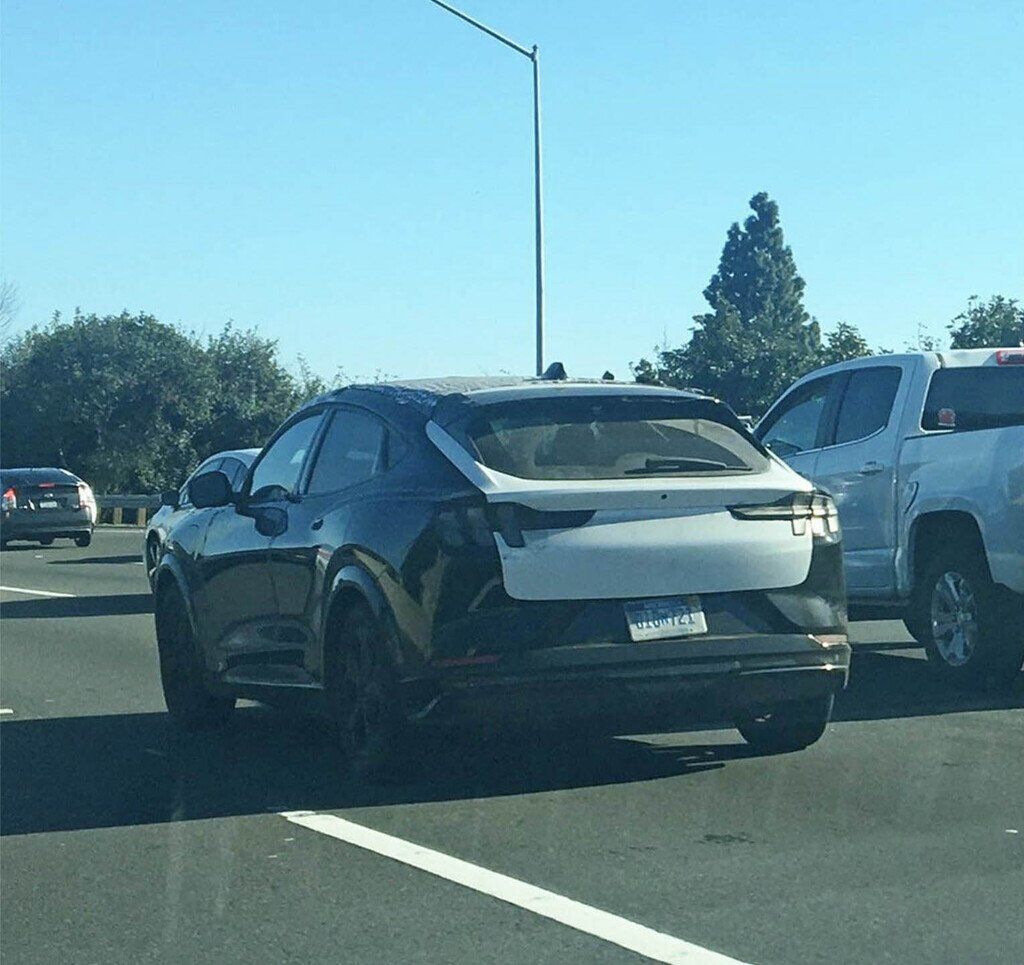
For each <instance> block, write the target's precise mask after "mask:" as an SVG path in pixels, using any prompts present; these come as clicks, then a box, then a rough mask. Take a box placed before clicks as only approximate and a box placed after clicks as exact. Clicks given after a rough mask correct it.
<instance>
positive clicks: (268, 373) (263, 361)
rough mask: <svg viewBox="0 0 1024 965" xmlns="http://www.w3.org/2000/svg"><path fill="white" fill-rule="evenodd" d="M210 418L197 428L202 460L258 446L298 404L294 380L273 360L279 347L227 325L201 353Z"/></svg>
mask: <svg viewBox="0 0 1024 965" xmlns="http://www.w3.org/2000/svg"><path fill="white" fill-rule="evenodd" d="M203 356H204V359H203V361H204V363H205V367H206V376H207V380H208V384H207V394H208V403H207V405H208V409H209V416H208V417H207V419H206V420H205V421H204V422H203V423H202V424H201V425H199V426H197V427H196V433H195V437H194V438H195V446H196V449H197V451H198V452H199V453H200V455H201V456H203V457H205V456H207V455H209V454H210V453H212V452H219V451H220V450H222V449H243V448H249V447H251V446H261V445H263V443H264V442H265V441H266V439H267V437H268V436H270V435H271V433H273V431H274V430H275V429H276V428H277V427H278V426H279V425H280V424H281V423H282V422H283V421H284V419H285V418H286V417H287V416H288V414H289V413H290V412H292V410H293V409H295V408H296V406H297V405H298V403H299V402H300V401H304V400H303V399H300V395H301V392H300V391H299V386H298V384H297V382H296V380H295V379H294V378H293V377H292V376H291V374H290V373H289V372H288V370H287V369H286V368H285V367H284V366H283V365H282V364H281V363H280V361H279V360H278V358H277V342H276V341H275V340H274V339H269V338H262V337H261V336H260V335H259V334H258V333H257V332H255V331H253V330H251V329H249V330H246V331H238V330H237V329H235V328H234V326H233V325H232V324H231V323H230V322H229V323H228V324H227V325H226V326H225V327H224V330H223V331H222V332H220V333H219V334H218V335H213V336H211V337H210V338H208V339H207V342H206V346H205V351H204V352H203Z"/></svg>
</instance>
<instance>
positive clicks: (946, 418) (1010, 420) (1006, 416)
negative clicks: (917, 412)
mask: <svg viewBox="0 0 1024 965" xmlns="http://www.w3.org/2000/svg"><path fill="white" fill-rule="evenodd" d="M1019 425H1024V367H1011V368H995V367H989V366H979V367H976V368H956V369H939V370H938V371H937V372H936V373H935V374H934V375H933V376H932V383H931V385H930V386H929V388H928V396H927V398H926V399H925V402H924V412H923V413H922V415H921V428H922V429H946V430H949V429H953V430H957V431H960V432H964V431H970V430H972V429H996V428H1000V427H1002V426H1019Z"/></svg>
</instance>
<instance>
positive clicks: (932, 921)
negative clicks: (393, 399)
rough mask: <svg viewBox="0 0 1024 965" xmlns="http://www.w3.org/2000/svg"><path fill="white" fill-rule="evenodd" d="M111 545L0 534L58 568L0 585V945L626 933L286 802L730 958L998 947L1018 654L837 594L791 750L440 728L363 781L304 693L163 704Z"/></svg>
mask: <svg viewBox="0 0 1024 965" xmlns="http://www.w3.org/2000/svg"><path fill="white" fill-rule="evenodd" d="M138 550H139V534H138V533H137V532H132V531H106V532H100V533H97V535H96V538H95V540H94V542H93V545H92V546H90V547H88V548H85V549H77V548H75V547H74V546H72V545H70V544H68V543H64V542H61V543H60V544H59V545H55V546H53V547H50V548H48V549H41V548H37V547H26V548H24V549H19V548H16V547H12V548H11V549H9V550H8V551H6V552H4V553H3V554H2V557H0V585H2V586H3V587H17V588H20V589H21V590H24V589H34V590H39V591H47V592H50V593H67V594H74V596H66V597H65V596H32V595H29V594H26V593H22V592H14V591H11V590H8V589H3V590H0V707H2V708H3V709H4V710H5V711H7V710H9V711H12V713H4V714H3V715H2V716H0V741H2V745H0V791H2V811H0V821H2V833H3V839H2V852H0V861H2V865H0V875H2V877H0V898H2V919H0V926H2V930H0V953H2V955H3V959H4V962H5V965H15V963H22V962H26V963H28V962H32V963H34V962H62V963H63V962H74V963H89V962H96V963H100V962H103V963H111V962H118V963H119V962H132V963H134V962H185V961H187V962H207V961H217V962H220V963H227V962H292V961H294V962H359V963H370V962H388V963H392V962H473V963H478V962H500V963H514V962H529V963H539V962H552V963H555V962H558V963H565V962H629V961H641V960H642V957H641V956H640V955H638V954H636V953H634V952H630V951H627V950H625V949H624V948H622V947H619V946H618V945H616V944H613V943H611V942H609V941H606V940H603V939H602V938H598V937H595V936H594V934H592V933H589V932H588V931H587V929H583V930H580V929H578V928H575V927H569V926H567V925H565V924H560V923H558V922H556V921H552V920H549V919H548V918H545V917H542V916H540V915H538V914H534V913H532V912H531V911H528V910H524V909H523V908H521V907H517V906H516V905H514V904H510V903H508V901H503V900H498V899H497V898H495V897H490V896H488V895H486V894H481V893H480V890H474V888H473V887H467V886H466V882H465V881H464V882H462V883H458V882H453V881H449V880H444V879H442V878H440V877H437V876H436V875H434V874H429V873H427V872H425V871H423V870H418V869H417V868H414V867H409V866H408V864H403V863H400V862H398V861H395V860H392V859H391V858H388V857H384V856H381V855H380V854H379V853H376V852H375V851H373V850H367V848H365V847H358V846H354V845H353V844H349V843H344V842H342V841H339V840H336V839H335V838H333V837H330V836H328V835H325V834H321V833H318V832H316V831H313V830H309V829H307V828H306V827H300V826H297V825H296V824H294V823H292V822H289V821H288V820H286V819H285V818H284V817H282V816H280V815H281V812H291V811H314V812H317V813H319V814H334V815H339V816H341V817H343V818H345V819H346V820H347V821H348V822H353V823H354V824H355V825H357V826H359V828H360V829H361V828H370V829H376V830H378V831H383V832H386V833H387V834H388V835H391V836H393V837H395V838H398V839H401V841H402V842H411V843H412V844H413V845H419V846H422V847H426V848H429V849H433V850H434V851H437V852H441V853H443V854H444V855H449V856H454V857H456V858H460V859H463V860H464V861H465V862H470V863H472V865H474V866H478V867H479V868H483V869H489V870H490V871H493V872H500V873H502V874H504V875H508V876H511V877H513V878H515V879H518V880H519V881H521V882H525V883H528V884H529V885H533V886H538V887H540V888H543V889H547V890H548V891H550V892H554V893H555V894H556V895H558V896H564V897H565V898H570V899H575V900H576V901H578V902H582V903H584V904H585V905H586V906H588V907H589V909H601V910H603V911H605V912H611V913H612V914H614V915H616V916H619V919H616V920H615V921H616V922H619V921H620V920H625V925H619V924H616V925H615V926H614V927H616V928H620V927H621V928H626V929H627V930H628V927H627V926H629V923H634V924H635V925H640V926H647V927H648V928H650V929H654V930H655V931H656V932H659V933H664V935H667V936H674V937H675V938H677V939H682V940H684V941H686V942H689V943H692V944H693V945H694V946H699V947H700V948H703V949H710V950H713V951H714V952H718V953H721V954H722V955H726V956H730V957H731V958H734V959H737V960H739V961H743V962H757V963H787V965H788V963H810V962H826V961H827V962H830V963H845V962H850V963H853V962H857V963H860V962H900V963H915V962H922V963H942V962H956V963H961V962H971V963H987V962H1006V963H1012V965H1019V963H1021V962H1024V914H1022V912H1024V681H1021V682H1020V683H1019V684H1018V686H1017V688H1016V689H1015V690H1014V691H1013V692H1012V693H1011V694H1009V695H1004V696H1003V697H1002V698H1000V699H992V698H987V697H982V696H977V695H975V696H968V695H963V694H960V693H957V692H954V691H950V690H946V689H943V688H942V687H940V686H938V685H937V684H936V683H935V682H934V681H933V680H932V679H931V678H930V677H929V675H928V673H927V669H926V667H925V664H924V662H923V659H922V657H921V654H920V653H919V652H918V651H916V650H906V649H901V648H902V647H905V646H906V645H907V642H908V640H909V638H908V637H907V636H906V635H905V634H904V632H903V630H902V627H901V626H900V625H899V624H895V623H869V624H859V625H857V626H856V628H855V638H856V639H858V640H860V641H863V643H862V644H861V646H860V647H859V648H858V651H857V653H856V656H855V663H854V671H853V681H852V684H851V687H850V689H849V690H848V691H847V693H846V694H845V695H844V696H843V699H842V701H841V704H840V707H839V712H838V717H839V719H838V721H837V722H836V723H835V724H833V726H832V727H831V728H830V731H829V733H828V734H827V735H826V736H825V738H824V739H823V740H822V741H821V742H820V743H819V744H818V745H816V746H814V747H812V748H810V749H808V750H806V751H804V752H801V753H798V754H788V755H782V756H776V757H758V756H755V755H751V754H750V753H749V752H748V751H747V750H746V748H745V746H744V745H743V744H742V742H741V741H740V739H739V736H738V735H737V734H735V733H734V732H731V731H717V730H716V731H700V732H691V733H683V734H671V735H654V736H650V735H648V736H645V737H633V738H628V739H627V738H621V739H616V740H589V741H587V740H582V741H581V740H577V741H575V742H567V743H564V744H559V746H557V747H552V746H549V745H546V744H540V743H535V744H533V745H532V746H524V745H523V744H522V743H518V744H517V743H509V744H501V743H493V742H491V743H486V742H477V741H473V740H471V739H467V740H460V741H451V742H448V743H446V744H445V745H444V746H437V745H428V746H427V747H426V748H425V749H424V750H423V751H422V755H423V756H422V761H421V762H420V764H419V765H418V766H417V767H416V768H414V769H413V771H412V772H411V773H410V775H409V776H408V779H407V780H406V781H405V782H404V783H400V784H395V785H392V786H388V787H383V788H374V789H366V788H363V787H360V786H358V785H355V784H353V783H352V782H351V781H349V780H348V779H347V778H345V777H344V776H343V773H344V772H343V769H342V766H341V761H340V760H339V758H338V756H337V754H336V752H335V751H334V750H333V748H332V745H331V742H330V738H329V735H328V734H327V733H326V732H325V729H324V726H323V725H321V724H320V723H318V722H317V721H315V720H303V719H297V718H291V717H288V716H286V715H283V714H280V713H277V712H274V711H270V710H267V709H264V708H259V707H255V706H252V707H246V708H244V709H243V710H241V711H240V712H239V714H238V715H237V717H236V719H235V720H234V721H233V722H232V724H231V725H230V726H229V728H228V729H227V730H226V731H225V732H223V733H220V734H213V735H204V736H201V737H199V738H191V739H186V738H184V737H182V736H180V735H178V734H176V733H175V732H174V731H173V730H172V729H171V728H170V727H169V726H168V721H167V718H166V716H165V714H164V711H163V703H162V700H161V696H160V690H159V685H158V680H157V667H156V658H155V644H154V637H153V627H152V615H151V613H150V601H149V594H148V587H147V584H146V580H145V576H144V574H143V568H142V566H141V565H138V563H137V562H136V561H137V559H138V555H137V554H138ZM339 824H340V822H339ZM410 850H412V851H414V850H415V849H410ZM460 867H462V866H461V865H460ZM465 867H466V868H469V867H470V866H469V865H466V866H465ZM460 874H462V872H460ZM466 875H467V876H469V877H467V880H469V878H470V877H471V876H472V875H471V872H466ZM581 914H583V916H584V917H585V918H586V919H587V920H590V919H591V918H594V917H595V916H596V913H594V914H593V915H592V914H591V912H590V911H589V910H584V911H583V912H582V913H581ZM588 916H589V917H588ZM595 920H596V919H595ZM700 948H697V949H695V950H694V951H693V953H692V955H687V956H686V957H683V958H680V959H679V960H684V961H693V962H694V963H697V962H702V961H708V960H710V959H709V958H708V957H706V956H704V957H702V955H701V952H700Z"/></svg>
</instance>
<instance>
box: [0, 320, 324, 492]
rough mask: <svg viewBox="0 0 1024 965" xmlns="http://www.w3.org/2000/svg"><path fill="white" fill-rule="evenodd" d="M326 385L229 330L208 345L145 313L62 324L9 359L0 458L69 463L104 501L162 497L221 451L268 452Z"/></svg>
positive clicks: (37, 334) (3, 381)
mask: <svg viewBox="0 0 1024 965" xmlns="http://www.w3.org/2000/svg"><path fill="white" fill-rule="evenodd" d="M325 388H327V384H326V383H325V382H324V381H323V380H322V379H320V378H319V377H318V376H316V375H315V374H314V373H313V372H312V371H311V370H310V369H309V367H308V366H307V365H306V364H305V363H304V362H302V361H301V360H300V371H299V375H298V377H296V376H293V375H292V374H291V373H290V372H289V371H288V370H287V369H286V368H285V367H284V366H283V365H282V364H281V362H280V361H279V359H278V356H277V343H276V342H275V341H274V340H273V339H267V338H262V337H260V336H259V335H258V334H257V333H256V332H254V331H251V330H250V331H238V330H236V329H235V328H234V327H233V326H232V325H230V324H229V325H227V326H226V327H225V328H224V330H223V331H222V332H220V333H219V334H218V335H214V336H212V337H211V338H208V339H207V340H206V342H205V343H203V342H201V341H200V340H198V339H197V338H195V337H194V336H193V335H191V334H189V333H187V332H185V331H183V330H181V329H180V328H178V327H176V326H173V325H165V324H163V323H162V322H160V321H158V320H157V319H155V318H154V317H153V316H152V315H147V314H144V313H143V314H138V315H131V314H129V313H127V312H123V313H122V314H120V315H107V316H103V317H100V316H97V315H83V314H81V313H80V312H77V311H76V313H75V316H74V318H73V319H72V320H71V321H70V322H67V321H64V320H62V319H61V317H60V316H59V315H55V316H54V318H53V320H52V321H51V322H50V324H49V325H46V326H43V327H36V328H33V329H30V330H29V331H28V332H25V333H24V334H22V335H20V336H18V337H17V338H14V339H12V340H11V341H10V342H8V343H7V344H6V345H5V346H4V347H3V350H2V351H0V407H2V411H3V420H2V421H0V460H2V464H3V465H4V466H19V465H37V466H39V465H57V466H63V467H65V468H67V469H71V470H73V471H74V472H76V473H78V474H79V475H80V476H82V477H83V478H85V479H87V480H88V481H89V482H90V483H92V485H93V486H94V487H95V488H96V489H97V491H98V492H101V493H102V492H155V491H157V490H160V489H162V488H167V487H169V486H173V485H177V484H178V483H180V482H181V481H182V480H183V479H184V477H185V476H186V475H187V474H188V472H190V471H191V469H192V468H193V467H194V466H195V464H196V462H197V461H199V460H200V459H202V458H205V457H206V456H208V455H210V454H211V453H213V452H217V451H219V450H221V449H233V448H238V447H247V446H257V445H262V444H263V443H264V442H265V441H266V439H267V437H268V436H269V435H270V434H271V433H272V432H273V431H274V430H275V429H276V428H277V426H278V425H279V424H280V423H281V422H282V421H283V420H284V418H285V417H286V416H287V415H288V414H289V413H291V412H292V411H293V410H294V409H295V408H296V407H297V406H298V405H299V404H300V403H301V402H304V401H305V400H306V399H308V398H310V397H311V396H313V395H316V394H319V393H320V392H322V391H324V389H325Z"/></svg>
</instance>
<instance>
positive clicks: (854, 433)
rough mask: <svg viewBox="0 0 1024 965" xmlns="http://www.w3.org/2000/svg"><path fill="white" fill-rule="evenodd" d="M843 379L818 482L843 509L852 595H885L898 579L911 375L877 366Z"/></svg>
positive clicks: (845, 556) (818, 466) (896, 368)
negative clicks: (902, 435) (900, 483)
mask: <svg viewBox="0 0 1024 965" xmlns="http://www.w3.org/2000/svg"><path fill="white" fill-rule="evenodd" d="M841 378H842V382H841V384H840V386H839V391H838V405H837V406H836V407H835V409H834V415H833V416H832V417H831V418H830V419H829V422H828V426H827V428H826V437H825V442H826V445H825V446H823V447H822V449H821V450H820V452H819V453H818V457H817V462H816V465H815V469H814V473H813V475H812V479H813V480H814V482H815V484H816V485H817V486H818V488H819V489H822V490H824V491H825V492H827V493H828V494H829V495H830V496H831V497H832V498H833V499H834V500H835V503H836V506H837V507H838V508H839V521H840V523H841V524H842V527H843V560H844V563H845V569H846V584H847V588H848V591H849V592H850V594H851V595H854V596H858V595H859V596H870V595H876V594H883V595H887V594H888V593H890V592H892V591H894V590H895V580H896V570H895V565H894V557H893V544H894V541H895V537H896V470H897V466H896V460H897V457H898V452H899V429H900V426H899V419H898V417H897V413H899V412H902V411H903V400H904V398H905V395H906V388H907V384H908V383H909V377H904V375H903V369H902V368H901V367H900V366H899V365H872V366H866V367H862V368H854V369H851V370H849V371H847V372H845V373H843V375H842V377H841Z"/></svg>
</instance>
